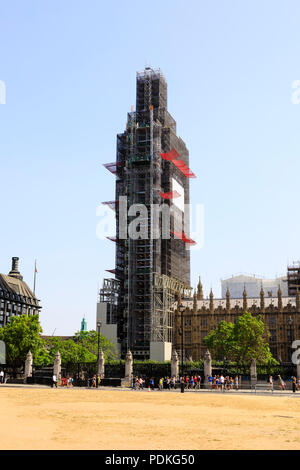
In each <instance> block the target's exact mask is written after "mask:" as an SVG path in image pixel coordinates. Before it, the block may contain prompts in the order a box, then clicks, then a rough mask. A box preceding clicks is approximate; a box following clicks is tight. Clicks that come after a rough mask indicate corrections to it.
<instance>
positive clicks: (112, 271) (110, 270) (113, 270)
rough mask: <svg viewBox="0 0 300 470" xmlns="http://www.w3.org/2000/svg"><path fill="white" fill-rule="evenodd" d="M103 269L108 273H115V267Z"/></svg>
mask: <svg viewBox="0 0 300 470" xmlns="http://www.w3.org/2000/svg"><path fill="white" fill-rule="evenodd" d="M105 271H106V272H108V273H111V274H116V270H115V269H106V270H105Z"/></svg>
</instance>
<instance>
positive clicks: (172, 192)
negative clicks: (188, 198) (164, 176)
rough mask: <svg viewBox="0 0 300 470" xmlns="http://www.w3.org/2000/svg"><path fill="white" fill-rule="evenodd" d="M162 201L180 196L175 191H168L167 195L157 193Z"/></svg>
mask: <svg viewBox="0 0 300 470" xmlns="http://www.w3.org/2000/svg"><path fill="white" fill-rule="evenodd" d="M159 195H160V196H161V197H163V198H164V199H176V198H177V197H180V194H179V193H178V192H177V191H170V192H169V193H159Z"/></svg>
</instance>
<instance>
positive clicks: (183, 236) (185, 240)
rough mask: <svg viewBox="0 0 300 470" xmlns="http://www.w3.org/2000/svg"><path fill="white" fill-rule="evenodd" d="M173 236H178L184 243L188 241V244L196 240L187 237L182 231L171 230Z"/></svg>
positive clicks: (193, 243) (192, 243)
mask: <svg viewBox="0 0 300 470" xmlns="http://www.w3.org/2000/svg"><path fill="white" fill-rule="evenodd" d="M171 233H173V235H175V237H177V238H179V239H180V240H182V241H183V242H184V243H188V244H189V245H196V242H195V241H194V240H192V239H191V238H188V237H187V236H186V235H185V233H184V232H171Z"/></svg>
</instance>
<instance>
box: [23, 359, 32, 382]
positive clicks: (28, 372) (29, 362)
mask: <svg viewBox="0 0 300 470" xmlns="http://www.w3.org/2000/svg"><path fill="white" fill-rule="evenodd" d="M32 362H33V358H32V354H31V351H29V352H28V354H27V356H26V361H25V370H24V383H25V384H26V383H27V377H32Z"/></svg>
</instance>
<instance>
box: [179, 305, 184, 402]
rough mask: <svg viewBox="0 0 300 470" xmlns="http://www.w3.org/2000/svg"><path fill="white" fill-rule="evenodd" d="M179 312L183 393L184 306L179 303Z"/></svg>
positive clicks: (181, 385)
mask: <svg viewBox="0 0 300 470" xmlns="http://www.w3.org/2000/svg"><path fill="white" fill-rule="evenodd" d="M178 309H179V311H180V313H181V328H180V335H181V384H180V387H181V393H184V385H185V384H184V381H183V312H184V311H185V306H184V305H183V304H182V303H181V304H180V305H179V307H178Z"/></svg>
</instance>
